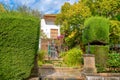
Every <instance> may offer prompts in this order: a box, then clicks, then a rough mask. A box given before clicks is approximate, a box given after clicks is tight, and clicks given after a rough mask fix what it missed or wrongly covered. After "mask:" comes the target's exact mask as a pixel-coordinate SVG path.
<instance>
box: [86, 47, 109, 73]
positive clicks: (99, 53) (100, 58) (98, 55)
mask: <svg viewBox="0 0 120 80" xmlns="http://www.w3.org/2000/svg"><path fill="white" fill-rule="evenodd" d="M87 48H88V47H87V46H86V50H87ZM90 53H91V54H94V55H95V62H96V66H97V69H98V72H103V71H105V69H104V68H106V65H107V63H106V62H107V59H108V53H109V46H108V45H106V46H99V45H91V46H90Z"/></svg>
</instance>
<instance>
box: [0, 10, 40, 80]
mask: <svg viewBox="0 0 120 80" xmlns="http://www.w3.org/2000/svg"><path fill="white" fill-rule="evenodd" d="M39 23H40V20H39V19H38V18H35V17H33V16H30V15H23V14H20V13H17V12H11V13H4V14H0V80H23V79H25V78H27V77H28V76H29V75H30V73H31V69H32V67H33V65H34V57H35V55H36V53H37V50H38V40H39V39H38V38H39Z"/></svg>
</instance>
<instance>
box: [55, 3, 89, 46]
mask: <svg viewBox="0 0 120 80" xmlns="http://www.w3.org/2000/svg"><path fill="white" fill-rule="evenodd" d="M89 16H91V12H90V9H89V8H88V7H87V6H85V5H84V4H83V3H82V2H79V3H75V4H73V5H70V4H69V3H65V4H64V5H63V6H62V8H61V13H60V14H58V15H57V19H56V22H57V24H61V31H62V34H64V35H65V43H66V44H67V45H68V46H69V47H71V48H72V47H74V46H76V45H75V44H79V43H80V41H81V37H80V36H81V35H82V34H81V33H82V28H83V23H84V20H85V19H86V18H87V17H89ZM74 32H75V33H74ZM71 35H73V36H71ZM69 36H71V37H69Z"/></svg>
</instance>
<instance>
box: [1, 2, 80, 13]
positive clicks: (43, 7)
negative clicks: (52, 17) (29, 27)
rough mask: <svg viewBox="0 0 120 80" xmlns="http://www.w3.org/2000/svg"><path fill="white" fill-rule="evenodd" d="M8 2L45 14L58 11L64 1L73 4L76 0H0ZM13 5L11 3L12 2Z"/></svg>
mask: <svg viewBox="0 0 120 80" xmlns="http://www.w3.org/2000/svg"><path fill="white" fill-rule="evenodd" d="M0 1H4V2H7V3H9V4H10V2H14V4H15V5H16V4H17V5H26V6H28V7H31V8H32V9H38V10H39V11H42V12H43V13H46V14H54V13H56V12H59V11H60V8H61V6H62V5H63V4H64V3H65V2H70V3H71V4H73V3H74V2H77V1H78V0H0ZM12 5H13V4H12Z"/></svg>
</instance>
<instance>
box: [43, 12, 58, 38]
mask: <svg viewBox="0 0 120 80" xmlns="http://www.w3.org/2000/svg"><path fill="white" fill-rule="evenodd" d="M55 19H56V15H54V14H46V15H44V17H43V19H41V31H43V32H44V33H45V35H46V36H47V38H49V39H57V37H58V36H60V25H55Z"/></svg>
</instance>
